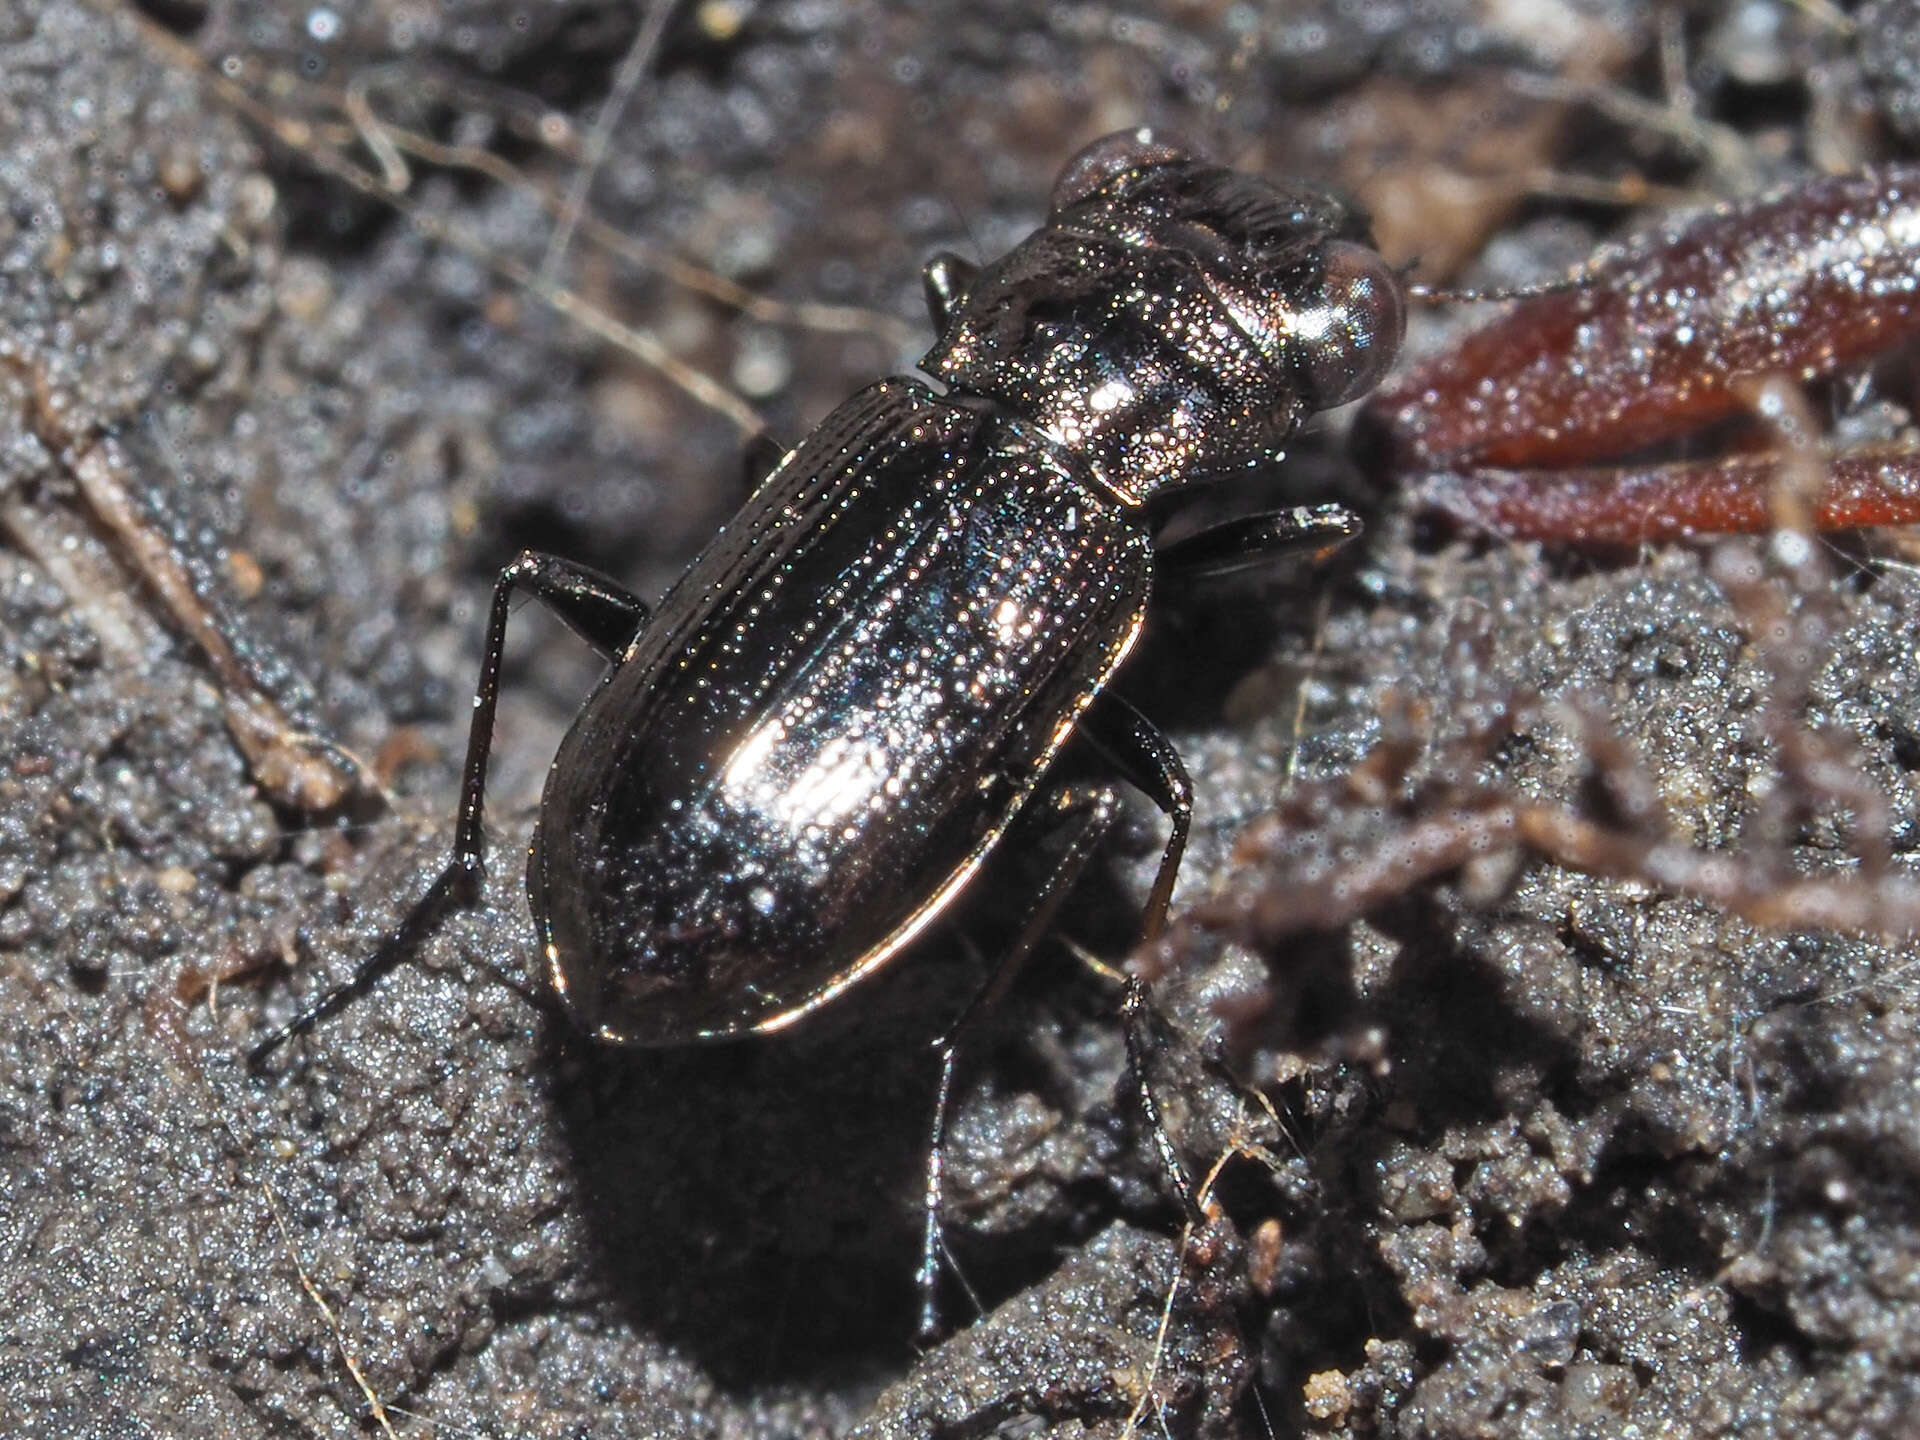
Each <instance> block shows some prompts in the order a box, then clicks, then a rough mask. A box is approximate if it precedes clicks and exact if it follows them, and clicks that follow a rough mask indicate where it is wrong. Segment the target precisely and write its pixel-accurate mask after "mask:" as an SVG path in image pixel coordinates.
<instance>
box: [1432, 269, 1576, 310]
mask: <svg viewBox="0 0 1920 1440" xmlns="http://www.w3.org/2000/svg"><path fill="white" fill-rule="evenodd" d="M1408 268H1409V269H1411V268H1412V267H1411V266H1409V267H1408ZM1593 281H1594V277H1593V276H1592V274H1590V273H1588V272H1585V271H1583V272H1581V273H1580V274H1578V275H1569V276H1567V278H1566V279H1564V280H1546V281H1542V282H1541V283H1540V284H1538V285H1515V286H1512V287H1511V288H1506V289H1492V290H1456V289H1454V288H1453V287H1451V286H1448V285H1422V284H1419V283H1418V282H1415V283H1413V284H1410V285H1408V286H1407V295H1408V297H1409V298H1411V299H1414V300H1423V301H1425V302H1426V303H1427V304H1429V305H1487V304H1497V303H1499V302H1502V301H1506V300H1533V299H1537V298H1538V297H1539V296H1542V295H1565V294H1568V293H1570V292H1571V291H1575V290H1585V289H1587V288H1588V287H1589V286H1591V285H1592V284H1593Z"/></svg>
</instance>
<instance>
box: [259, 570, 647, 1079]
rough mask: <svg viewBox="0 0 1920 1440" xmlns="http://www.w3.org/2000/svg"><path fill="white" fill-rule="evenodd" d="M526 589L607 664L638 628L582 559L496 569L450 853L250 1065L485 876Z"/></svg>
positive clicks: (637, 617)
mask: <svg viewBox="0 0 1920 1440" xmlns="http://www.w3.org/2000/svg"><path fill="white" fill-rule="evenodd" d="M522 590H524V591H527V592H529V593H531V594H532V595H533V596H534V598H535V599H537V600H539V601H540V602H541V603H542V604H544V605H545V606H546V607H547V608H548V609H549V610H551V611H553V612H554V614H556V615H558V616H559V617H560V619H561V620H563V621H564V622H565V623H566V625H567V627H568V628H569V629H570V630H572V631H573V632H574V633H575V634H576V635H578V636H579V637H580V638H581V639H583V640H585V641H586V642H587V643H588V644H589V645H591V646H593V648H594V649H595V650H597V651H598V652H599V653H600V655H601V657H602V658H604V659H606V660H607V661H609V662H612V661H614V660H617V659H618V658H619V656H620V655H621V653H622V652H623V651H624V650H625V649H626V648H627V646H628V645H629V644H631V643H632V641H633V638H634V636H636V635H638V634H639V633H640V631H641V629H642V628H644V627H645V625H646V623H647V619H648V610H647V607H646V605H645V604H644V603H643V602H642V601H640V600H639V599H638V598H636V597H635V596H634V595H632V594H630V593H629V592H627V591H626V590H624V589H622V588H621V587H620V586H619V585H617V584H615V583H614V582H613V581H612V580H609V579H608V578H607V577H606V576H604V575H602V574H600V573H599V572H598V571H596V570H592V569H590V568H588V567H587V566H585V565H580V564H576V563H575V562H573V561H571V560H562V559H560V558H559V557H557V556H553V555H543V554H540V553H538V552H535V551H532V550H528V551H524V552H522V554H521V556H520V558H519V559H517V560H515V561H514V562H513V563H512V564H511V565H509V566H507V567H506V568H505V569H504V570H502V571H501V572H500V577H499V579H497V580H496V581H495V582H494V586H493V606H492V609H491V611H490V612H489V614H488V617H487V638H486V643H485V646H484V648H483V649H482V652H481V659H480V678H479V681H478V682H477V683H476V685H475V686H474V694H473V722H472V724H471V726H470V727H469V729H468V731H467V759H466V765H465V768H464V771H463V774H462V779H461V782H460V810H459V817H458V820H457V822H456V824H455V827H454V838H453V858H452V860H451V861H449V862H448V864H447V866H446V868H445V869H443V870H442V871H441V872H440V874H439V876H438V877H437V878H436V879H435V880H434V882H433V884H432V886H431V887H429V888H428V890H427V893H426V894H425V895H423V896H421V897H420V899H419V901H418V902H416V903H415V905H414V907H413V908H412V909H411V910H409V911H408V912H407V918H406V919H405V920H404V921H402V922H401V924H400V928H399V929H398V930H396V931H394V932H393V934H391V935H389V936H388V937H387V938H386V939H385V940H384V941H382V942H381V943H380V945H379V946H378V947H377V948H376V949H375V950H374V951H373V952H372V953H371V954H370V955H368V956H367V957H366V958H365V959H364V960H362V961H361V962H360V964H359V965H358V966H357V967H355V969H354V972H353V974H352V975H351V976H349V977H348V978H347V980H346V981H345V982H344V983H343V984H340V985H336V986H335V987H334V988H333V989H331V990H328V991H325V992H323V993H322V994H321V995H320V996H318V997H317V998H316V999H314V1000H312V1001H310V1002H309V1003H308V1004H307V1005H306V1006H305V1008H303V1009H302V1010H301V1011H300V1012H299V1013H298V1014H297V1015H295V1016H294V1017H293V1018H292V1019H291V1020H289V1021H287V1022H286V1023H285V1024H284V1025H281V1026H280V1027H279V1028H277V1029H275V1030H274V1031H272V1032H271V1033H270V1034H269V1035H267V1037H266V1038H265V1039H263V1040H261V1041H260V1042H259V1043H258V1044H257V1045H255V1046H254V1047H253V1049H252V1050H250V1051H249V1052H248V1053H247V1063H248V1065H249V1066H254V1067H257V1066H258V1065H259V1064H260V1063H261V1062H262V1061H264V1060H265V1059H266V1058H267V1057H268V1056H269V1055H271V1054H272V1053H273V1052H274V1051H275V1050H277V1049H278V1048H279V1047H280V1046H281V1045H283V1044H285V1043H286V1042H287V1041H288V1040H290V1039H292V1038H293V1037H294V1036H295V1035H299V1034H302V1033H304V1032H305V1031H307V1030H310V1029H312V1028H313V1026H314V1025H316V1024H317V1023H319V1022H320V1021H321V1020H324V1019H325V1018H326V1017H327V1016H329V1015H331V1014H333V1013H334V1012H335V1011H337V1010H339V1009H340V1007H341V1006H343V1005H345V1004H346V1003H347V1002H348V1001H350V1000H352V999H353V998H354V997H355V996H357V995H360V994H362V993H363V992H365V990H366V989H367V988H368V987H369V986H370V985H372V984H373V982H374V981H375V980H377V979H379V977H380V976H381V975H383V974H384V973H386V971H388V970H389V969H391V968H392V967H393V966H394V965H396V964H398V963H399V961H400V960H402V959H404V958H405V957H406V956H407V955H409V954H410V953H412V951H413V950H414V949H415V948H416V947H417V946H418V945H419V944H420V942H421V941H422V940H424V939H425V938H426V937H427V935H428V934H430V933H431V932H432V930H433V928H434V927H435V926H436V925H438V924H439V923H440V920H441V918H442V917H443V916H444V915H445V914H446V912H447V911H448V910H449V909H450V908H452V907H453V906H455V905H460V906H467V905H471V904H472V903H473V901H474V899H475V898H476V897H477V896H478V894H479V890H480V884H481V881H482V880H483V879H484V878H485V875H486V856H485V837H484V835H483V834H482V830H481V823H480V821H481V812H482V810H483V808H484V803H485V797H486V787H487V757H488V755H489V754H490V753H491V751H492V748H493V717H494V710H495V708H496V706H497V704H498V701H499V698H500V662H501V657H502V656H503V655H504V653H505V651H506V642H507V620H508V617H509V616H510V615H511V613H512V604H513V597H514V595H515V593H516V592H518V591H522Z"/></svg>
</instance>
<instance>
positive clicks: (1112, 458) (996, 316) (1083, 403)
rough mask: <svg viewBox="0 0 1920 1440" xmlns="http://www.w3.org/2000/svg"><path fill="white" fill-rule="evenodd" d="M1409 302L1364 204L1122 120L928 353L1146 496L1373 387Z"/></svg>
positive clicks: (930, 367)
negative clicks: (1242, 166)
mask: <svg viewBox="0 0 1920 1440" xmlns="http://www.w3.org/2000/svg"><path fill="white" fill-rule="evenodd" d="M1405 319H1406V292H1405V289H1404V287H1403V286H1402V285H1401V283H1400V279H1399V277H1398V276H1397V275H1396V274H1395V273H1394V271H1393V270H1392V268H1391V267H1389V266H1388V265H1387V263H1386V261H1385V260H1383V259H1382V258H1381V257H1380V256H1379V255H1378V254H1377V253H1376V252H1375V251H1374V250H1373V249H1372V247H1371V241H1370V237H1369V235H1368V232H1367V223H1366V218H1365V216H1364V215H1362V214H1360V213H1359V212H1358V211H1357V210H1355V209H1353V208H1351V207H1349V206H1347V205H1344V204H1343V203H1342V202H1340V201H1339V200H1338V199H1336V198H1335V197H1333V196H1332V195H1329V194H1327V193H1326V192H1324V191H1320V190H1316V189H1314V188H1312V187H1309V186H1304V185H1282V184H1274V183H1271V182H1268V181H1265V180H1262V179H1259V178H1258V177H1255V176H1252V175H1247V174H1243V173H1241V172H1239V171H1235V170H1231V169H1228V168H1226V167H1225V166H1222V165H1218V164H1215V163H1213V162H1211V161H1208V160H1205V159H1203V158H1200V157H1199V156H1198V154H1197V153H1196V152H1195V151H1194V150H1193V149H1191V148H1190V147H1188V146H1185V145H1183V144H1181V143H1179V142H1177V141H1175V140H1173V139H1171V138H1170V137H1167V136H1164V135H1161V134H1156V133H1155V132H1153V131H1149V130H1133V131H1123V132H1121V133H1119V134H1116V135H1109V136H1107V137H1106V138H1105V139H1102V140H1097V141H1095V142H1094V143H1093V144H1092V145H1090V146H1088V147H1087V148H1086V149H1085V150H1083V151H1081V152H1080V154H1079V155H1077V156H1075V157H1074V159H1073V160H1072V161H1070V162H1069V163H1068V165H1067V167H1066V169H1065V170H1064V171H1063V172H1062V174H1061V177H1060V179H1059V182H1058V183H1057V184H1056V185H1055V187H1054V192H1053V199H1052V209H1051V213H1050V214H1049V216H1048V219H1047V223H1046V225H1045V227H1043V228H1042V229H1040V230H1039V231H1036V232H1035V233H1034V234H1033V235H1032V236H1030V237H1028V239H1027V240H1026V241H1024V242H1023V243H1022V244H1021V245H1020V246H1019V247H1017V248H1016V249H1015V250H1014V251H1013V252H1012V253H1011V254H1009V255H1008V256H1007V257H1006V258H1005V259H1003V260H1001V261H1000V262H999V263H998V264H996V265H994V266H993V267H992V268H991V269H989V270H987V271H985V272H983V273H982V274H980V275H979V276H978V277H975V278H974V279H973V280H972V282H971V283H970V284H968V285H967V286H966V288H965V291H964V293H963V294H960V295H957V296H955V297H954V305H953V309H952V313H951V315H950V317H949V322H948V325H947V329H946V333H945V334H944V335H943V336H942V337H941V340H940V342H939V343H938V344H937V345H936V346H935V347H934V349H933V350H932V351H930V352H929V353H928V355H927V357H926V359H925V360H924V361H923V362H922V363H923V366H924V368H925V369H926V370H927V371H928V373H929V374H932V375H934V376H936V377H937V378H939V379H941V380H943V381H945V382H947V383H948V384H950V385H953V386H955V387H957V388H959V389H962V390H967V391H972V392H975V393H978V394H983V395H988V396H991V397H993V398H994V399H997V400H1001V401H1003V402H1005V403H1006V404H1007V405H1008V406H1009V407H1010V408H1012V409H1013V410H1015V411H1016V412H1018V413H1019V414H1021V415H1024V416H1026V417H1028V418H1030V419H1032V420H1033V421H1035V422H1037V423H1038V424H1039V425H1040V426H1041V427H1042V428H1043V429H1044V430H1045V431H1046V432H1047V433H1049V434H1050V435H1052V436H1053V438H1055V439H1056V440H1058V441H1060V442H1061V443H1063V444H1065V445H1067V446H1068V447H1069V448H1072V449H1075V450H1078V451H1081V452H1082V453H1083V454H1084V455H1085V456H1086V458H1087V459H1088V460H1089V462H1090V463H1091V464H1093V466H1094V467H1095V469H1096V470H1097V471H1098V472H1099V473H1100V474H1101V475H1102V476H1103V478H1105V479H1106V480H1107V481H1108V483H1109V484H1110V485H1112V486H1113V488H1114V489H1115V490H1116V491H1118V492H1119V493H1120V494H1121V495H1122V496H1123V497H1125V498H1128V499H1132V500H1144V499H1145V498H1146V497H1147V496H1148V495H1150V494H1152V493H1153V492H1155V491H1158V490H1162V489H1165V488H1168V487H1169V486H1172V485H1178V484H1184V483H1189V482H1191V481H1194V480H1200V479H1205V478H1209V477H1210V476H1213V475H1216V474H1218V473H1220V472H1222V471H1226V470H1230V469H1233V468H1236V467H1240V466H1245V465H1248V464H1255V463H1259V462H1261V461H1264V460H1268V459H1271V458H1272V456H1273V455H1274V454H1275V453H1276V452H1277V450H1278V449H1279V447H1280V445H1281V444H1282V443H1283V442H1284V441H1285V440H1286V438H1287V436H1288V435H1290V434H1291V433H1292V432H1293V430H1294V429H1295V428H1296V427H1297V426H1298V425H1299V424H1300V422H1301V421H1302V420H1304V419H1305V418H1306V416H1308V415H1309V414H1311V413H1312V412H1314V411H1316V410H1323V409H1327V408H1329V407H1331V406H1334V405H1340V404H1344V403H1345V402H1347V401H1349V400H1353V399H1357V398H1359V397H1360V396H1361V395H1364V394H1366V393H1367V391H1369V390H1371V389H1372V388H1373V387H1374V386H1375V385H1376V384H1378V383H1379V381H1380V380H1381V379H1382V378H1383V377H1384V376H1385V374H1386V372H1387V370H1388V368H1389V367H1390V366H1391V365H1392V363H1393V359H1394V356H1395V354H1396V352H1397V351H1398V349H1399V345H1400V339H1401V335H1402V332H1403V330H1404V328H1405Z"/></svg>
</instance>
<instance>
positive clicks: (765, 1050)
mask: <svg viewBox="0 0 1920 1440" xmlns="http://www.w3.org/2000/svg"><path fill="white" fill-rule="evenodd" d="M982 978H983V976H982V974H981V970H980V966H979V964H978V963H977V961H975V960H974V959H973V958H971V957H970V956H969V955H968V954H967V953H966V952H965V951H964V949H963V948H962V947H961V946H959V945H958V944H956V943H955V942H954V940H953V939H952V937H951V936H950V935H948V934H944V933H941V932H940V931H938V930H937V931H936V932H935V933H934V934H932V935H930V936H928V937H926V938H925V939H924V940H923V941H922V942H921V943H919V944H916V945H915V946H913V947H911V948H910V949H909V950H908V951H907V952H906V953H904V954H903V955H902V956H900V957H899V959H898V961H897V962H896V963H894V964H891V965H889V966H886V967H884V968H883V969H882V970H881V971H880V972H879V973H878V974H876V975H874V976H871V977H869V978H867V979H865V980H863V981H862V982H861V984H860V986H859V987H858V988H857V989H856V990H855V991H853V992H852V996H857V997H858V998H857V999H852V998H851V997H850V998H849V999H848V1000H843V1001H841V1002H840V1003H837V1004H833V1005H827V1006H824V1007H822V1009H820V1010H819V1011H817V1012H815V1013H813V1014H810V1015H808V1016H807V1017H805V1018H804V1019H803V1020H801V1021H800V1022H799V1023H797V1024H795V1025H794V1026H793V1027H792V1028H791V1029H789V1030H783V1031H779V1032H776V1033H774V1034H771V1035H764V1036H749V1037H747V1038H745V1039H743V1040H736V1041H731V1042H723V1043H718V1044H714V1045H710V1046H701V1047H693V1048H689V1049H680V1050H672V1049H670V1050H622V1049H619V1048H617V1047H613V1046H605V1045H596V1044H592V1043H590V1042H587V1041H584V1040H582V1039H580V1038H579V1037H577V1036H574V1035H572V1034H570V1033H568V1032H567V1031H565V1030H564V1029H563V1028H559V1027H556V1029H555V1030H554V1031H553V1032H552V1034H551V1040H550V1043H551V1044H552V1045H553V1046H554V1047H555V1049H556V1050H557V1051H558V1052H559V1053H558V1054H556V1055H555V1056H554V1057H553V1063H554V1064H555V1066H556V1069H555V1072H554V1073H555V1074H556V1075H557V1077H558V1083H557V1085H556V1090H555V1097H556V1108H557V1116H558V1119H559V1122H560V1126H561V1129H562V1132H563V1134H564V1135H565V1136H566V1138H567V1140H568V1143H569V1145H570V1148H571V1149H572V1152H573V1155H574V1158H575V1161H576V1164H577V1166H578V1169H579V1174H580V1176H581V1180H582V1188H583V1191H584V1195H585V1200H586V1211H587V1216H588V1222H589V1225H590V1227H591V1233H592V1237H593V1240H594V1242H595V1244H596V1245H597V1247H598V1249H599V1251H600V1261H601V1264H602V1266H603V1273H605V1274H606V1275H607V1276H608V1277H609V1288H610V1290H611V1292H612V1293H613V1294H614V1295H615V1296H617V1297H618V1299H619V1302H620V1303H621V1305H622V1306H623V1307H624V1308H625V1309H626V1310H627V1312H628V1313H629V1315H630V1317H631V1318H632V1320H633V1321H634V1323H635V1325H636V1327H637V1328H641V1329H644V1330H646V1331H648V1332H650V1333H654V1334H658V1335H660V1336H662V1337H663V1338H665V1339H667V1340H668V1341H669V1342H671V1343H673V1344H675V1345H676V1346H684V1347H686V1348H688V1349H690V1350H692V1351H694V1352H696V1353H697V1354H698V1356H699V1359H700V1361H701V1363H702V1364H703V1366H704V1367H705V1368H706V1369H707V1370H708V1372H709V1373H710V1374H712V1375H713V1376H714V1377H715V1378H716V1380H718V1381H719V1382H720V1383H721V1384H723V1385H739V1386H741V1387H744V1388H756V1389H757V1388H763V1387H764V1386H765V1385H766V1384H767V1383H769V1382H770V1381H778V1380H780V1379H783V1378H799V1377H806V1378H809V1379H818V1378H819V1377H820V1376H822V1375H832V1374H834V1373H835V1372H836V1371H844V1372H846V1373H847V1377H848V1378H849V1380H853V1379H856V1378H858V1377H859V1376H860V1375H865V1374H868V1373H869V1372H870V1370H871V1365H872V1357H873V1356H874V1355H876V1354H887V1353H890V1352H891V1351H895V1350H897V1351H898V1352H899V1354H900V1355H901V1357H902V1358H903V1359H904V1358H906V1357H907V1356H908V1355H909V1354H910V1353H911V1352H910V1350H909V1342H910V1340H911V1338H912V1336H913V1334H914V1330H915V1325H916V1322H917V1319H918V1314H919V1310H918V1304H919V1297H918V1293H917V1290H916V1288H915V1281H914V1276H915V1271H916V1267H917V1265H918V1263H919V1253H920V1229H919V1216H920V1212H919V1197H920V1194H921V1187H922V1184H923V1179H924V1175H925V1166H926V1154H927V1143H928V1130H929V1125H930V1122H931V1118H932V1114H933V1102H934V1093H935V1087H936V1084H937V1081H938V1076H939V1062H938V1057H937V1055H936V1053H935V1050H934V1042H935V1040H936V1038H937V1037H938V1036H939V1035H940V1033H941V1032H942V1030H943V1029H944V1028H945V1027H946V1026H948V1025H949V1024H951V1023H952V1021H953V1019H954V1018H955V1016H957V1015H958V1013H959V1012H960V1011H961V1010H962V1009H964V1008H965V1006H966V1003H967V1001H968V1000H969V999H970V998H971V996H972V995H973V993H974V992H975V991H976V990H977V989H978V987H979V985H980V983H981V981H982Z"/></svg>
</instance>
